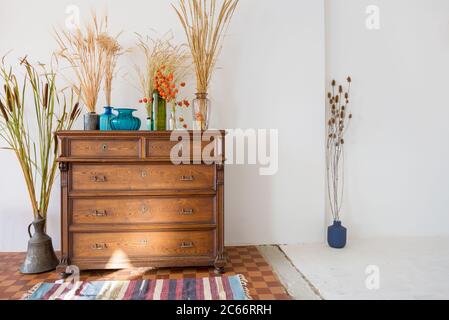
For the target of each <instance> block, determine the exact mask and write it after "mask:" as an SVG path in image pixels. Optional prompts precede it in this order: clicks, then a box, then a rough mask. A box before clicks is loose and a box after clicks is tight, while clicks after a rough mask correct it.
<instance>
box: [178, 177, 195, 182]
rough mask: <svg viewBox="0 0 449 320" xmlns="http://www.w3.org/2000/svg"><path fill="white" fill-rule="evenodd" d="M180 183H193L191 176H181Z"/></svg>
mask: <svg viewBox="0 0 449 320" xmlns="http://www.w3.org/2000/svg"><path fill="white" fill-rule="evenodd" d="M180 180H181V181H193V176H182V177H181V179H180Z"/></svg>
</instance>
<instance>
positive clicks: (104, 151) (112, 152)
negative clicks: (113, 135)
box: [69, 139, 140, 158]
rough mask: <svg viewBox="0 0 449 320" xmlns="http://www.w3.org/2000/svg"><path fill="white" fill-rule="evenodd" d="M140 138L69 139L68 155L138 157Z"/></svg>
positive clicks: (83, 156)
mask: <svg viewBox="0 0 449 320" xmlns="http://www.w3.org/2000/svg"><path fill="white" fill-rule="evenodd" d="M139 150H140V140H137V139H136V140H124V139H121V140H120V139H114V140H107V139H104V140H103V139H102V140H92V139H90V140H82V139H80V140H70V154H69V155H70V156H72V157H79V158H138V157H139V154H140V151H139Z"/></svg>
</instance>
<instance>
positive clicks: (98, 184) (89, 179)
mask: <svg viewBox="0 0 449 320" xmlns="http://www.w3.org/2000/svg"><path fill="white" fill-rule="evenodd" d="M71 174H72V190H75V191H95V190H100V191H147V190H148V191H150V190H174V191H176V190H198V189H208V190H210V189H215V188H214V186H215V166H213V165H211V166H209V165H178V166H176V165H171V164H163V165H148V164H131V165H106V164H105V165H93V164H92V165H84V164H74V165H73V167H72V171H71Z"/></svg>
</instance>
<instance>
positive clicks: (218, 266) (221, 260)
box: [214, 252, 226, 274]
mask: <svg viewBox="0 0 449 320" xmlns="http://www.w3.org/2000/svg"><path fill="white" fill-rule="evenodd" d="M225 266H226V256H225V253H224V252H222V253H219V254H218V255H217V258H216V259H215V263H214V267H215V273H216V274H223V273H225Z"/></svg>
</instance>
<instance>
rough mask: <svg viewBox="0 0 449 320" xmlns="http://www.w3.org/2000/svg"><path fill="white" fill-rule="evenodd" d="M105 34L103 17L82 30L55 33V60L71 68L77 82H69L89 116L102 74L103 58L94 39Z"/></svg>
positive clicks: (102, 52)
mask: <svg viewBox="0 0 449 320" xmlns="http://www.w3.org/2000/svg"><path fill="white" fill-rule="evenodd" d="M106 31H107V15H105V16H103V17H102V18H101V19H98V18H97V16H96V14H95V13H93V14H92V20H91V21H89V22H88V23H87V24H86V25H85V27H84V28H80V29H77V30H75V31H74V32H68V31H65V30H61V31H57V30H55V38H56V41H57V43H58V45H59V48H60V50H59V52H58V53H57V54H58V56H59V57H61V58H63V59H65V60H66V61H67V62H68V63H69V64H70V65H71V67H72V68H73V71H74V73H75V76H76V79H77V81H70V82H71V84H72V86H73V88H74V90H75V92H76V93H77V94H78V95H79V97H80V99H81V100H82V101H83V103H84V105H85V106H86V108H87V109H88V111H89V112H95V109H96V105H97V100H98V95H99V92H100V89H101V81H102V79H103V76H104V74H105V66H106V55H105V52H104V50H102V48H101V46H100V43H99V42H98V38H99V36H100V35H102V34H104V33H106Z"/></svg>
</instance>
